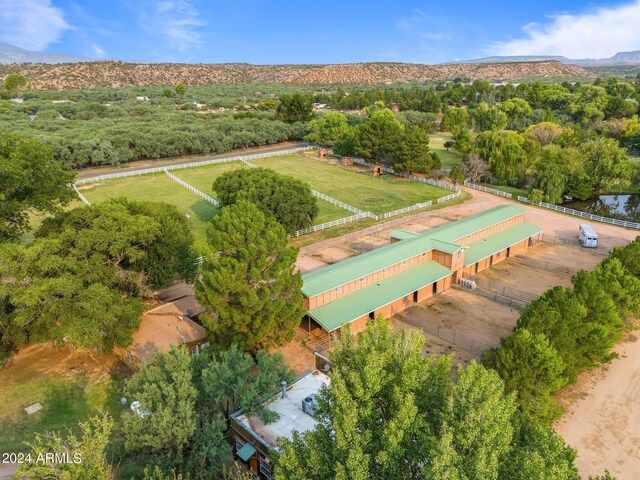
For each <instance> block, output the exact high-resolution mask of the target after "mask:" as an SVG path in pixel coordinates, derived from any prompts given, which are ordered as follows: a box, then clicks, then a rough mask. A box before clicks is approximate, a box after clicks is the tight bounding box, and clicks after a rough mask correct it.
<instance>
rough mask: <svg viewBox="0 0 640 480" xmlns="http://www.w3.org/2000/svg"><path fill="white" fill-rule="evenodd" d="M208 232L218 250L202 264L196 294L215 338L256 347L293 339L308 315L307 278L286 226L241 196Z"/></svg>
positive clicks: (221, 342)
mask: <svg viewBox="0 0 640 480" xmlns="http://www.w3.org/2000/svg"><path fill="white" fill-rule="evenodd" d="M207 233H208V241H209V247H210V249H211V252H215V253H213V254H211V255H208V256H207V258H206V259H205V261H204V263H203V264H202V266H201V269H200V276H199V278H198V279H197V280H196V284H195V293H196V298H197V299H198V301H199V302H200V303H201V304H202V305H203V306H204V307H205V308H206V312H205V313H204V314H203V315H201V316H200V318H201V320H202V322H203V324H204V326H205V327H207V329H208V330H209V332H210V334H211V337H212V341H213V343H215V344H216V345H219V346H227V347H228V346H231V345H237V346H239V347H240V348H242V349H243V350H245V351H256V350H259V349H261V348H270V347H273V346H276V345H282V344H283V343H285V342H287V341H290V340H292V339H293V337H294V335H295V329H296V328H297V327H298V325H299V324H300V320H301V319H302V316H303V315H304V308H303V304H302V293H301V289H302V277H301V274H300V272H295V271H294V269H295V262H296V258H297V255H298V250H297V248H293V247H289V246H288V245H287V243H288V241H287V236H286V233H285V230H284V228H283V227H282V225H280V224H279V223H278V222H277V221H276V220H275V219H274V218H273V217H272V216H265V215H264V214H263V213H262V212H261V211H260V209H259V208H258V207H256V206H255V205H254V204H253V203H250V202H248V201H246V200H239V201H238V202H237V203H234V204H232V205H229V206H226V207H223V208H222V213H221V214H220V215H218V216H216V217H214V219H213V221H212V223H211V225H210V227H209V230H208V232H207Z"/></svg>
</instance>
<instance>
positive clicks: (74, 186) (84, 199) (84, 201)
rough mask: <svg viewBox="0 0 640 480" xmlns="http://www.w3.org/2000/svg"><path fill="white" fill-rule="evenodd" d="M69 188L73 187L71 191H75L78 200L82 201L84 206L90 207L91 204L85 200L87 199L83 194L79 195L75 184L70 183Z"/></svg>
mask: <svg viewBox="0 0 640 480" xmlns="http://www.w3.org/2000/svg"><path fill="white" fill-rule="evenodd" d="M71 186H72V187H73V189H74V190H75V191H76V193H77V194H78V197H80V200H82V202H83V203H84V204H85V205H88V206H91V202H90V201H89V200H87V197H85V196H84V195H83V194H81V193H80V190H78V187H76V184H75V183H72V184H71Z"/></svg>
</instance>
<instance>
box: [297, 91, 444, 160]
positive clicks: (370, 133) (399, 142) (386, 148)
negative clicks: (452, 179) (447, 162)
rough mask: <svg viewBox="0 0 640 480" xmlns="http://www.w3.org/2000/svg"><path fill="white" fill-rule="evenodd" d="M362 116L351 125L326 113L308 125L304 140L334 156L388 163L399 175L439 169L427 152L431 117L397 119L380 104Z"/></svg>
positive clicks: (337, 115) (434, 156)
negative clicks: (326, 147) (330, 150)
mask: <svg viewBox="0 0 640 480" xmlns="http://www.w3.org/2000/svg"><path fill="white" fill-rule="evenodd" d="M365 113H367V118H366V119H364V120H363V121H360V122H358V123H357V124H356V125H354V126H351V125H349V122H348V118H347V117H346V116H345V115H343V114H341V113H338V112H331V113H328V114H327V115H324V116H323V117H321V118H319V119H316V120H313V121H311V122H310V123H309V130H310V133H309V134H308V135H307V136H305V139H306V140H307V141H309V142H313V143H316V144H319V145H323V146H331V147H333V151H334V153H336V154H338V155H344V156H353V155H358V156H360V157H362V158H365V159H367V160H371V161H374V162H379V163H388V164H390V165H392V166H393V167H394V169H395V170H397V171H399V172H410V173H431V172H433V171H434V170H437V169H439V168H440V166H441V162H440V158H439V157H438V155H437V154H436V153H435V152H432V151H430V149H429V131H430V122H431V120H432V117H430V116H425V115H420V114H419V112H411V114H410V115H408V114H405V115H404V116H403V117H400V118H398V117H397V116H396V115H395V114H394V113H393V112H392V111H391V110H390V109H388V108H385V106H384V104H383V103H382V102H380V101H379V102H376V104H375V105H373V106H372V107H366V108H365ZM407 113H409V112H407ZM401 120H402V121H401Z"/></svg>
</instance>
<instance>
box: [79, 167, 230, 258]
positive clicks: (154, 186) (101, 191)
mask: <svg viewBox="0 0 640 480" xmlns="http://www.w3.org/2000/svg"><path fill="white" fill-rule="evenodd" d="M78 188H79V189H80V192H81V193H82V194H83V195H84V196H85V197H86V198H87V200H89V202H91V203H92V204H95V203H97V202H102V201H104V200H109V199H111V198H117V197H126V198H128V199H130V200H144V201H154V202H166V203H170V204H172V205H175V206H176V207H177V208H178V210H180V211H181V212H182V213H184V214H187V215H189V223H190V224H191V229H192V232H193V236H194V240H195V246H196V248H197V249H201V248H203V247H204V246H205V245H206V229H207V222H209V221H210V220H211V218H213V216H214V215H215V214H216V213H217V212H218V211H219V210H218V208H217V207H216V206H215V205H213V204H212V203H210V202H208V201H207V200H205V199H204V198H200V197H198V196H197V195H196V194H194V193H192V192H190V191H189V190H187V189H186V188H184V187H182V186H180V185H179V184H177V183H176V182H174V181H173V180H171V179H170V178H169V177H168V176H167V175H166V174H164V173H159V174H154V175H143V176H135V177H127V178H121V179H117V180H106V181H104V182H97V183H90V184H86V185H83V186H81V187H78Z"/></svg>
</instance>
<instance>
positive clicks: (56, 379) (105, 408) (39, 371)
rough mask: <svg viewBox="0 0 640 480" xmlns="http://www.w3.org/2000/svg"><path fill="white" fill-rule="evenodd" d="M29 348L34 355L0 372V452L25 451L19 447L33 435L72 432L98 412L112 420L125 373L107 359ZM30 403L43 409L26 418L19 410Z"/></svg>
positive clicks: (118, 407) (22, 446)
mask: <svg viewBox="0 0 640 480" xmlns="http://www.w3.org/2000/svg"><path fill="white" fill-rule="evenodd" d="M33 349H36V350H38V351H37V352H36V353H35V354H33V355H28V359H26V360H18V363H17V364H16V365H13V366H10V367H8V368H6V369H4V370H2V371H0V385H2V388H0V405H2V411H0V432H1V434H0V452H19V451H25V450H27V447H26V446H25V445H24V443H23V442H25V441H32V440H33V438H34V434H35V433H36V432H37V433H46V432H49V431H62V433H63V435H64V434H66V429H67V428H71V429H72V430H73V431H77V423H78V421H85V420H87V419H88V418H89V417H91V416H93V415H96V414H98V413H100V412H106V413H109V414H110V415H111V416H112V417H113V418H114V419H115V420H116V421H118V419H119V417H120V412H121V411H122V409H123V407H122V406H121V405H120V402H119V399H120V397H121V396H122V387H123V384H124V381H125V378H126V376H127V375H128V372H126V371H125V370H124V369H123V368H122V367H120V366H119V365H117V364H115V365H114V361H113V359H108V358H107V357H106V356H104V355H100V354H97V357H99V358H90V355H88V354H87V355H83V354H75V353H71V352H69V351H60V350H51V349H50V347H44V348H42V347H41V346H40V345H35V346H33V347H32V350H33ZM21 355H22V352H21ZM109 366H111V368H110V367H109ZM109 370H110V371H109ZM35 403H40V404H41V405H42V407H43V409H42V410H40V411H39V412H36V413H34V414H32V415H27V413H26V412H25V410H24V409H25V408H26V407H28V406H29V405H33V404H35Z"/></svg>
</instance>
